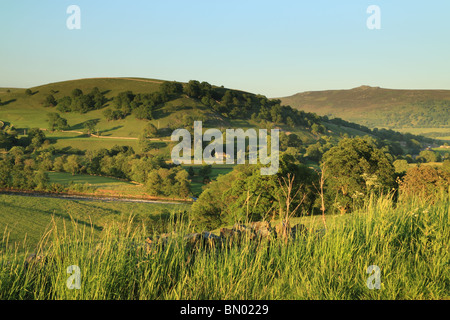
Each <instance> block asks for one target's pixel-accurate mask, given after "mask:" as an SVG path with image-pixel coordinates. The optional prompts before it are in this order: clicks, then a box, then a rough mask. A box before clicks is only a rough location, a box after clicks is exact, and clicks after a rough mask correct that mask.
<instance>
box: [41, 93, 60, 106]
mask: <svg viewBox="0 0 450 320" xmlns="http://www.w3.org/2000/svg"><path fill="white" fill-rule="evenodd" d="M57 104H58V103H57V102H56V99H55V97H54V96H53V95H52V94H49V95H47V96H46V97H45V100H44V107H55V106H56V105H57Z"/></svg>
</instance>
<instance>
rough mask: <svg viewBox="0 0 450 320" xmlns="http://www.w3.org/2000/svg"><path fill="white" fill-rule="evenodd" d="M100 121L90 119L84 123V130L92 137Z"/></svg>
mask: <svg viewBox="0 0 450 320" xmlns="http://www.w3.org/2000/svg"><path fill="white" fill-rule="evenodd" d="M97 123H98V121H97V120H94V119H90V120H88V121H86V122H85V123H84V129H85V130H86V132H87V134H88V135H90V134H92V133H94V132H95V128H96V126H97Z"/></svg>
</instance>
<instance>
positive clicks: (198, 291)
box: [0, 195, 450, 300]
mask: <svg viewBox="0 0 450 320" xmlns="http://www.w3.org/2000/svg"><path fill="white" fill-rule="evenodd" d="M2 200H3V201H2V203H5V199H4V198H2ZM6 200H8V199H6ZM8 201H9V202H8V203H9V206H11V201H12V199H9V200H8ZM74 206H81V204H74ZM83 206H85V204H83ZM96 206H98V204H96ZM100 206H101V207H103V205H100ZM104 210H106V209H104ZM114 210H117V211H120V207H116V206H114ZM19 211H20V210H19ZM47 211H48V212H51V209H50V210H47ZM98 215H99V216H101V215H102V214H98ZM117 215H120V214H119V213H117ZM302 219H303V218H302ZM318 219H319V221H320V218H314V217H307V219H306V220H304V221H303V222H304V223H305V225H306V226H307V227H308V228H309V229H308V230H309V232H308V233H307V234H306V235H305V236H304V237H298V238H296V239H294V240H290V241H289V242H288V243H286V242H284V241H280V240H279V239H271V240H262V241H255V240H253V241H251V240H249V239H244V240H243V241H242V242H240V243H231V244H228V245H226V244H221V245H217V246H210V245H208V244H206V245H199V246H198V247H194V248H192V247H189V246H186V245H185V244H184V242H183V241H182V240H181V239H182V237H183V236H184V235H185V234H187V233H189V232H190V231H191V225H190V223H189V220H183V219H181V220H180V219H169V220H168V223H169V224H170V225H171V228H172V229H173V230H174V231H175V233H174V234H175V235H174V237H173V238H170V239H171V240H169V242H168V243H167V244H166V245H164V246H163V245H161V244H160V243H158V244H155V245H154V246H152V247H150V250H148V247H147V248H146V247H145V246H144V244H145V237H147V236H148V232H147V233H145V232H143V229H142V228H134V227H133V225H132V223H131V222H130V221H129V220H125V221H122V222H117V223H112V224H109V225H108V226H107V227H105V228H104V229H102V230H101V231H100V232H99V234H98V236H95V235H96V231H95V230H93V229H92V227H91V226H88V225H81V224H79V225H75V226H74V227H73V228H72V229H71V230H68V225H70V223H69V222H68V221H67V223H66V225H65V228H64V227H61V226H60V225H57V223H55V222H53V223H52V225H51V228H50V229H49V230H48V232H47V233H46V234H45V235H44V236H42V238H41V239H40V240H39V243H38V251H37V252H36V253H37V254H38V255H39V256H42V257H43V258H42V259H41V260H36V261H34V262H31V263H30V264H26V263H25V258H24V256H23V255H19V254H18V253H17V249H16V251H15V250H14V249H12V248H11V247H9V246H6V245H5V243H3V246H2V252H1V255H2V259H1V260H2V261H3V263H2V264H1V265H0V299H83V300H91V299H94V300H95V299H118V300H122V299H124V300H126V299H152V300H153V299H156V300H159V299H162V300H171V299H189V300H190V299H193V300H194V299H270V300H275V299H344V300H346V299H362V300H366V299H448V298H449V297H450V268H449V263H450V250H449V243H450V223H449V222H450V203H449V201H448V196H447V195H443V196H442V198H441V199H440V200H438V201H437V202H436V203H434V204H430V203H426V202H424V201H421V200H420V199H410V200H408V201H405V202H402V203H398V204H396V203H395V202H394V201H393V200H392V198H390V197H380V198H371V199H370V200H368V201H367V202H366V204H365V206H364V207H363V208H361V209H359V210H357V211H355V212H354V213H352V214H349V215H345V216H327V230H326V232H325V233H322V234H318V233H317V232H316V231H317V230H318V229H319V228H322V227H323V226H321V225H320V222H318V221H317V220H318ZM33 221H34V220H33ZM96 223H99V222H98V221H97V222H96ZM71 265H76V266H78V267H79V268H80V280H81V283H80V288H79V289H69V287H68V286H67V279H68V277H69V275H68V274H67V267H68V266H71ZM372 265H375V266H378V267H379V269H380V270H381V273H380V282H381V284H380V289H373V287H372V289H370V288H369V287H368V282H370V281H371V280H370V279H369V276H370V274H368V273H367V270H368V267H369V266H372Z"/></svg>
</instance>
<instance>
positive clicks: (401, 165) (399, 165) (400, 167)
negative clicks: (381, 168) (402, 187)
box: [394, 160, 409, 173]
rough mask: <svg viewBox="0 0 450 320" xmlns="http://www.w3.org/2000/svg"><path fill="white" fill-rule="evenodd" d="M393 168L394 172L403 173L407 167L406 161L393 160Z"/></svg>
mask: <svg viewBox="0 0 450 320" xmlns="http://www.w3.org/2000/svg"><path fill="white" fill-rule="evenodd" d="M394 168H395V172H397V173H405V172H406V171H407V170H408V168H409V165H408V161H406V160H395V161H394Z"/></svg>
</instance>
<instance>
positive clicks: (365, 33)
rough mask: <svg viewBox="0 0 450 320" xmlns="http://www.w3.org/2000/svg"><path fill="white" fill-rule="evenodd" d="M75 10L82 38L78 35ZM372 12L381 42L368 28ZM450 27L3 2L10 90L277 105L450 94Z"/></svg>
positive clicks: (424, 14) (209, 1)
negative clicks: (99, 85) (317, 97)
mask: <svg viewBox="0 0 450 320" xmlns="http://www.w3.org/2000/svg"><path fill="white" fill-rule="evenodd" d="M72 4H74V5H78V6H79V7H80V9H81V29H79V30H69V29H68V28H67V26H66V20H67V18H68V17H69V14H67V13H66V9H67V7H68V6H69V5H72ZM369 5H378V6H379V8H380V9H381V29H380V30H370V29H369V28H368V27H367V25H366V21H367V19H368V18H369V16H370V14H368V13H367V12H366V10H367V8H368V6H369ZM449 16H450V1H448V0H433V1H411V0H409V1H406V0H395V1H392V0H389V1H380V0H371V1H366V0H345V1H336V0H327V1H325V0H315V1H312V0H308V1H300V0H297V1H283V0H278V1H265V0H239V1H237V0H221V1H219V0H152V1H149V0H146V1H139V0H128V1H122V0H115V1H112V0H108V1H99V0H89V1H88V0H86V1H82V0H71V1H65V0H53V1H50V0H46V1H35V0H29V1H25V0H2V1H1V2H0V34H1V37H0V86H2V87H31V86H36V85H41V84H45V83H49V82H56V81H63V80H70V79H79V78H88V77H116V76H117V77H122V76H123V77H128V76H133V77H145V78H156V79H164V80H177V81H188V80H191V79H195V80H200V81H207V82H209V83H211V84H214V85H224V86H225V87H229V88H234V89H241V90H246V91H250V92H254V93H261V94H264V95H266V96H268V97H281V96H287V95H292V94H294V93H297V92H302V91H310V90H325V89H349V88H353V87H357V86H360V85H371V86H380V87H385V88H399V89H400V88H405V89H450V19H449Z"/></svg>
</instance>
